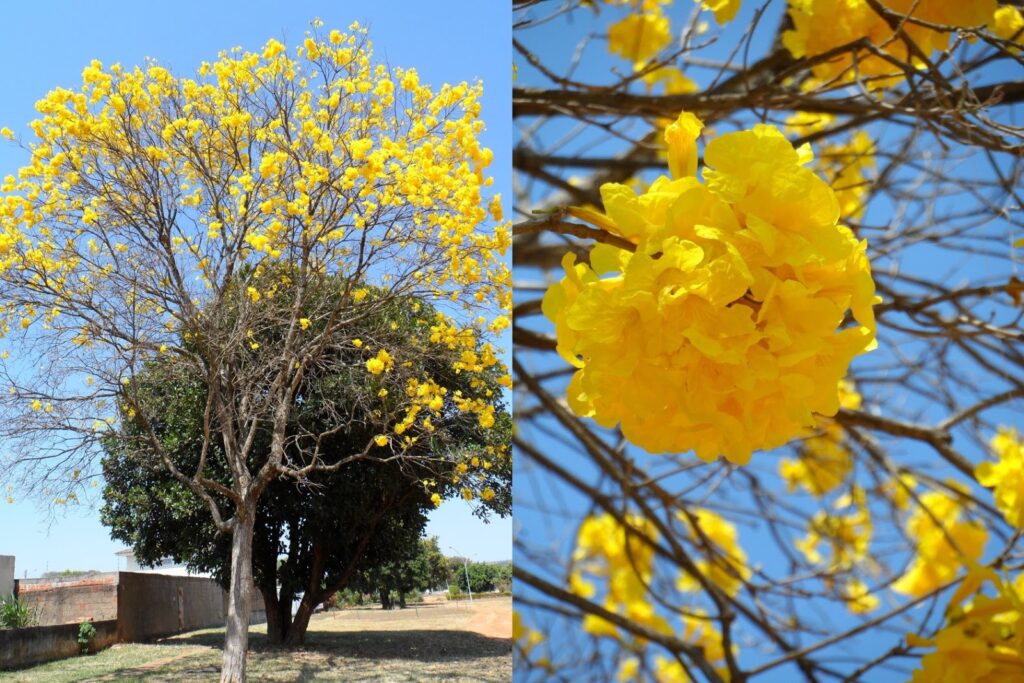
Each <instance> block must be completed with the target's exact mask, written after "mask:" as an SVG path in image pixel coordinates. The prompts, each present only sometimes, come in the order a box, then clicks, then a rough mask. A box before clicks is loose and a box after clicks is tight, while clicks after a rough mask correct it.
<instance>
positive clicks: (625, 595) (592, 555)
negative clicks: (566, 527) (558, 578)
mask: <svg viewBox="0 0 1024 683" xmlns="http://www.w3.org/2000/svg"><path fill="white" fill-rule="evenodd" d="M694 514H695V518H696V519H697V520H698V521H697V525H698V526H699V527H700V531H701V532H703V533H704V535H705V538H706V539H707V540H708V541H711V544H712V545H713V546H715V547H714V548H713V552H714V554H715V556H716V558H717V559H715V560H712V562H711V564H710V565H709V564H707V563H705V564H704V565H703V566H704V567H705V568H707V574H708V576H709V577H717V580H720V581H722V584H723V585H726V586H728V585H732V582H734V581H736V578H737V577H736V576H735V573H737V572H741V571H742V569H740V567H741V563H742V562H743V561H745V558H743V557H742V551H740V550H739V548H738V546H737V545H736V538H735V537H736V532H735V529H734V528H733V527H732V525H730V524H729V523H728V522H726V521H725V520H722V519H721V518H720V517H718V516H717V515H715V514H714V513H711V512H708V511H707V510H698V511H696V512H695V513H694ZM624 521H625V522H626V525H628V527H629V528H628V529H627V528H626V527H624V526H623V525H622V524H620V523H619V521H618V520H617V519H616V518H615V517H614V516H612V515H610V514H607V513H606V514H602V515H599V516H591V517H587V519H585V520H584V521H583V524H582V525H581V526H580V530H579V533H578V534H577V537H576V550H575V552H574V554H573V560H574V562H575V567H574V571H573V572H572V573H571V574H570V576H569V588H570V590H572V591H573V592H574V593H576V594H577V595H579V596H581V597H584V598H588V599H589V598H593V597H594V596H595V595H596V594H597V587H596V586H595V585H594V584H593V583H592V582H591V581H588V580H587V579H585V578H584V575H585V574H587V575H591V576H593V577H598V578H600V579H602V580H603V581H602V582H603V585H604V586H605V589H606V593H605V598H604V603H603V604H604V607H605V609H607V610H608V611H609V612H614V613H616V614H621V615H622V616H623V617H625V618H626V619H629V620H630V621H631V622H633V623H635V624H639V625H641V626H645V627H647V628H649V629H651V630H652V631H655V632H658V633H664V634H666V635H673V634H675V633H676V631H675V630H674V629H673V628H672V626H671V625H670V624H669V622H668V620H667V619H666V618H665V616H663V615H662V614H659V613H657V612H655V610H654V602H653V601H652V599H651V597H650V595H649V587H650V582H651V579H652V576H653V564H654V551H653V549H652V547H651V543H653V542H656V541H657V540H658V537H659V536H658V532H657V530H656V529H655V527H654V524H653V523H651V521H650V520H648V519H645V518H644V517H641V516H639V515H627V516H626V517H625V518H624ZM687 524H688V526H689V528H690V531H691V532H694V529H693V526H692V525H690V524H689V522H687ZM681 619H682V621H683V625H684V629H683V634H682V638H683V639H684V640H686V641H687V642H690V643H693V644H694V645H697V646H698V647H700V648H702V649H703V650H704V656H705V657H706V658H707V660H708V661H709V662H711V663H713V664H714V663H716V662H717V663H719V664H721V663H723V662H724V660H725V652H724V649H723V645H722V639H721V635H720V634H719V633H718V632H717V631H716V630H715V628H714V627H713V626H712V625H711V622H710V620H709V619H708V618H707V617H706V616H705V615H704V614H703V613H702V611H701V610H699V609H693V610H687V613H686V614H685V615H682V617H681ZM583 628H584V630H585V631H587V632H588V633H590V634H592V635H595V636H609V637H611V638H616V639H619V638H621V634H620V631H619V630H618V627H617V626H615V625H614V624H612V623H611V622H609V621H606V620H605V619H602V618H601V617H599V616H597V615H593V614H588V615H587V616H586V617H584V620H583ZM635 645H636V647H635V648H634V651H636V649H638V648H642V647H643V646H644V645H645V643H644V642H642V641H639V640H638V641H637V642H636V644H635ZM639 664H640V662H639V660H638V659H636V658H629V659H626V660H624V661H623V663H622V665H621V668H620V670H619V680H623V681H625V680H635V677H636V676H635V674H636V672H637V671H638V669H639ZM676 664H678V663H677V662H676ZM655 668H656V670H657V671H658V672H659V674H660V676H661V677H659V678H658V679H657V680H659V681H662V680H664V681H688V680H689V679H688V678H685V677H684V676H685V673H684V671H683V670H682V669H681V668H679V669H678V670H676V669H675V668H673V663H672V662H669V661H668V660H663V659H661V658H658V659H656V660H655ZM719 673H720V674H721V675H723V676H726V677H727V676H728V670H727V669H726V668H725V667H724V666H722V667H721V668H720V670H719Z"/></svg>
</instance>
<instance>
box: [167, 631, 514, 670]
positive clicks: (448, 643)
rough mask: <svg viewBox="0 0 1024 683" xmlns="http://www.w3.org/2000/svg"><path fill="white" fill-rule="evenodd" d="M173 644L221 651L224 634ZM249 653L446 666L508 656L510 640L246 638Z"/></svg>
mask: <svg viewBox="0 0 1024 683" xmlns="http://www.w3.org/2000/svg"><path fill="white" fill-rule="evenodd" d="M171 642H174V643H182V644H189V645H204V646H207V647H215V648H218V649H219V648H221V647H223V646H224V634H223V633H217V632H212V633H211V632H202V633H193V634H189V635H185V636H177V637H175V638H174V640H173V641H171ZM249 649H250V651H252V652H260V653H267V654H273V653H288V652H302V651H304V652H315V653H318V654H321V655H323V656H325V657H327V658H328V659H333V658H351V659H375V660H378V659H409V660H414V661H418V662H447V661H455V660H464V659H483V658H491V657H505V656H508V655H510V654H511V653H512V639H511V638H488V637H487V636H482V635H480V634H479V633H474V632H473V631H455V630H435V629H430V630H426V629H425V630H414V629H410V630H403V631H337V632H325V631H309V632H308V633H307V634H306V644H305V645H303V646H301V647H297V648H291V649H290V648H286V647H282V646H278V645H271V644H270V643H269V642H268V641H267V637H266V636H265V635H263V634H259V633H252V634H250V635H249Z"/></svg>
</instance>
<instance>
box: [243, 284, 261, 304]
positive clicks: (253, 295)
mask: <svg viewBox="0 0 1024 683" xmlns="http://www.w3.org/2000/svg"><path fill="white" fill-rule="evenodd" d="M245 291H246V293H247V294H248V295H249V299H250V300H251V301H253V302H256V301H259V300H260V298H261V297H260V293H259V291H258V290H257V289H256V288H255V287H246V288H245Z"/></svg>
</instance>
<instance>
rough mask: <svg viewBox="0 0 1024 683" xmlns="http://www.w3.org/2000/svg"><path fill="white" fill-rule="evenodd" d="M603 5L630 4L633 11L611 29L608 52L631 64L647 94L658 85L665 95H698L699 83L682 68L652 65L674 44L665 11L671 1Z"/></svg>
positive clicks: (618, 0)
mask: <svg viewBox="0 0 1024 683" xmlns="http://www.w3.org/2000/svg"><path fill="white" fill-rule="evenodd" d="M734 1H736V0H726V2H734ZM604 2H605V3H607V4H615V5H628V6H630V7H631V8H632V10H633V11H632V12H631V13H630V14H627V15H626V16H625V17H624V18H622V19H620V20H619V21H616V22H614V23H613V24H612V25H611V26H609V27H608V51H609V52H611V53H612V54H614V55H618V56H619V57H622V58H623V59H627V60H629V61H630V63H631V64H632V65H633V70H634V71H636V72H639V73H640V74H641V75H640V79H641V80H642V81H643V83H644V84H645V86H646V87H647V90H648V92H650V91H651V90H653V89H654V88H656V87H657V86H659V85H661V86H663V88H664V93H665V94H666V95H676V94H680V93H689V92H696V90H697V84H696V83H694V82H693V81H691V80H690V79H689V78H687V77H686V75H685V74H683V72H682V71H681V70H680V69H679V67H677V66H674V65H672V64H665V65H662V66H657V67H654V66H653V65H652V64H651V60H653V59H654V57H656V56H657V55H658V53H659V52H661V51H662V50H664V49H665V48H666V47H668V46H669V44H670V43H671V42H672V25H671V22H670V20H669V18H668V16H667V15H666V14H665V12H664V10H663V8H662V5H666V4H670V3H671V2H672V0H604ZM737 4H738V2H737Z"/></svg>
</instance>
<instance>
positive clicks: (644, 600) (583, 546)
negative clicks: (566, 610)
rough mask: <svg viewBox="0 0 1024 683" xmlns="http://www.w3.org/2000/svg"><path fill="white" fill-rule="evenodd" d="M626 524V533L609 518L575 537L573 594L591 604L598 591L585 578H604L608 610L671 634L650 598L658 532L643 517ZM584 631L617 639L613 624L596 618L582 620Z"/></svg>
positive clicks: (593, 520)
mask: <svg viewBox="0 0 1024 683" xmlns="http://www.w3.org/2000/svg"><path fill="white" fill-rule="evenodd" d="M625 521H626V524H627V525H628V526H629V528H628V529H627V528H626V527H624V526H623V525H621V524H620V523H619V521H618V520H617V519H616V518H615V517H613V516H612V515H610V514H603V515H600V516H597V517H587V519H585V520H584V521H583V524H582V525H581V526H580V530H579V533H578V534H577V536H576V551H575V553H574V554H573V560H574V562H575V570H574V571H573V573H572V574H571V575H570V579H569V583H570V588H571V589H572V590H573V592H575V593H577V594H579V595H581V596H582V597H585V598H592V597H594V595H595V594H596V593H597V588H596V586H595V585H594V584H593V583H591V582H589V581H587V580H586V579H585V578H584V574H591V575H593V576H596V577H600V578H602V579H604V580H605V581H606V582H607V593H606V595H605V598H604V607H605V609H607V610H608V611H609V612H615V613H616V614H621V615H622V616H624V617H626V618H627V619H629V620H630V621H632V622H634V623H637V624H641V625H643V626H646V627H647V628H650V629H652V630H654V631H658V632H660V633H665V634H669V633H672V627H671V626H670V625H669V623H668V621H667V620H666V619H665V617H664V616H663V615H661V614H658V613H657V612H655V611H654V606H653V605H652V604H651V600H650V598H649V596H648V595H647V585H648V584H649V583H650V581H651V576H652V572H653V564H654V550H653V549H652V547H651V545H650V543H651V542H654V541H656V540H657V539H658V532H657V530H656V529H655V528H654V525H653V524H652V523H651V522H650V520H647V519H645V518H644V517H641V516H639V515H628V516H627V517H626V518H625ZM583 628H584V630H586V631H587V632H588V633H591V634H593V635H609V636H612V637H615V636H617V634H618V630H617V627H616V626H615V625H614V624H612V623H610V622H608V621H606V620H604V619H602V618H601V617H598V616H596V615H593V614H588V615H587V616H586V617H585V618H584V620H583Z"/></svg>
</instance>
